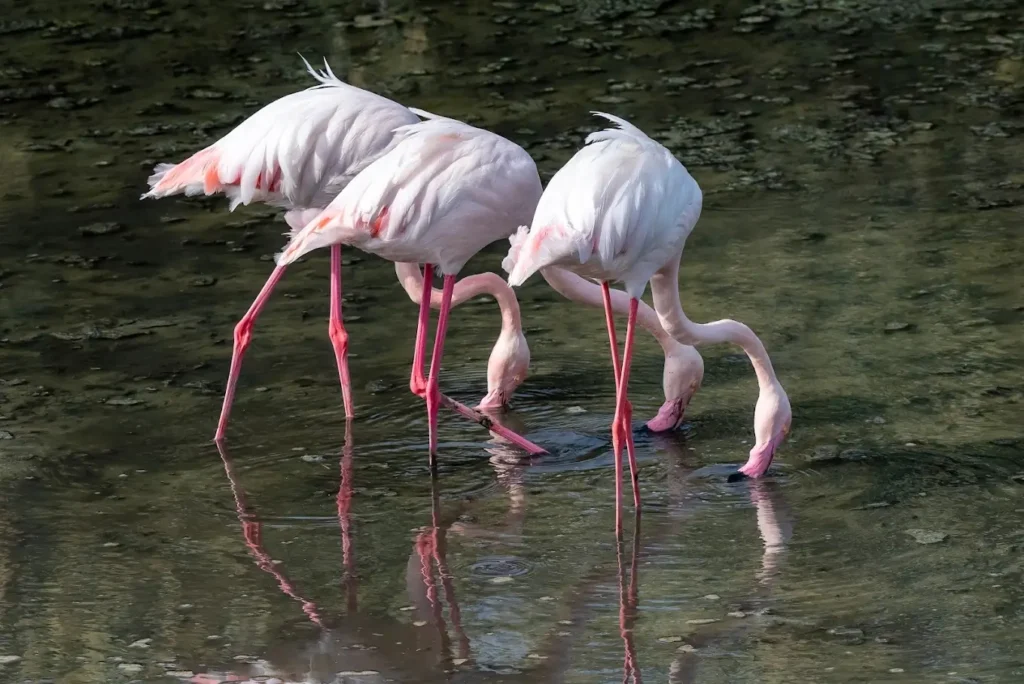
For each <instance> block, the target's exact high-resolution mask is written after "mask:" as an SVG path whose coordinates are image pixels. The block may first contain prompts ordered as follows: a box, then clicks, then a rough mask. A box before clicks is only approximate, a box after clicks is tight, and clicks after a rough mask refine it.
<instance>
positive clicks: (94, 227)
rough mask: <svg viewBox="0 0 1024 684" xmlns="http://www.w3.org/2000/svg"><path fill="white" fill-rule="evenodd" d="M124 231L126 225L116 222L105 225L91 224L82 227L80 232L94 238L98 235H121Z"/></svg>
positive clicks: (108, 222)
mask: <svg viewBox="0 0 1024 684" xmlns="http://www.w3.org/2000/svg"><path fill="white" fill-rule="evenodd" d="M123 230H124V225H122V224H120V223H116V222H114V221H107V222H103V223H90V224H89V225H87V226H80V227H79V228H78V232H79V233H81V234H82V235H85V236H86V237H93V236H96V235H112V234H114V233H120V232H121V231H123Z"/></svg>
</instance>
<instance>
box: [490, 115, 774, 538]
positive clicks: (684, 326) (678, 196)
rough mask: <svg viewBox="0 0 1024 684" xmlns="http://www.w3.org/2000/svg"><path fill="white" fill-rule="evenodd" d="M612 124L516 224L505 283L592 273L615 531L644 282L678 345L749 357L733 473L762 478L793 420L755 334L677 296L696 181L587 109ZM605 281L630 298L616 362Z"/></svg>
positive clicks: (649, 144) (697, 204) (629, 131)
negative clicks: (601, 338) (730, 347)
mask: <svg viewBox="0 0 1024 684" xmlns="http://www.w3.org/2000/svg"><path fill="white" fill-rule="evenodd" d="M594 114H596V115H597V116H600V117H603V118H605V119H607V120H609V121H611V122H612V123H613V124H615V125H616V126H617V128H608V129H605V130H602V131H598V132H595V133H592V134H590V135H589V136H588V137H587V139H586V145H585V146H584V147H583V148H582V149H581V150H579V151H578V152H577V153H576V154H575V155H574V156H573V157H572V158H571V159H570V160H569V161H568V162H567V163H566V165H565V166H563V167H562V168H561V169H559V170H558V172H557V173H556V174H555V175H554V177H552V179H551V181H550V182H549V183H548V186H547V188H546V189H545V191H544V194H543V195H542V197H541V199H540V201H539V203H538V206H537V211H536V212H535V214H534V216H533V220H532V222H531V224H530V227H529V228H527V227H526V226H525V225H524V226H521V227H520V228H519V231H518V233H519V236H518V238H516V239H515V241H521V244H520V245H519V248H518V249H515V248H513V249H510V251H509V263H508V267H509V268H508V270H509V271H510V273H509V278H508V283H509V285H511V286H513V287H517V286H520V285H522V284H523V283H524V282H525V281H526V279H527V278H529V277H530V276H531V275H533V274H534V273H536V272H537V271H539V270H542V269H544V268H546V267H548V266H562V267H564V268H567V269H569V270H571V271H573V272H575V273H577V274H578V275H581V276H584V277H588V278H592V279H595V280H599V281H600V282H601V288H602V291H603V293H604V296H605V298H606V301H605V318H606V323H607V326H608V338H609V343H610V346H611V351H612V370H613V374H614V377H615V382H616V400H615V417H614V419H613V421H612V446H613V451H614V454H615V471H616V473H615V474H616V478H615V492H616V507H615V508H616V528H617V529H618V528H621V476H622V461H621V454H622V444H623V443H625V444H626V451H627V455H628V458H629V466H630V471H631V475H632V481H633V500H634V504H635V505H636V506H637V507H639V505H640V489H639V482H638V479H637V469H636V456H635V454H634V449H633V440H632V431H631V430H630V422H629V421H630V414H631V411H632V409H631V406H630V404H629V402H628V400H627V396H626V395H627V388H628V386H629V370H630V364H631V362H632V355H633V336H634V333H635V328H636V322H637V312H638V308H639V302H640V299H641V297H642V295H643V292H644V290H645V289H646V288H647V284H648V283H650V284H651V293H652V295H653V297H654V310H655V311H656V312H657V315H658V320H659V322H660V323H661V327H662V328H663V329H664V330H665V331H666V332H667V333H668V334H670V335H671V336H672V337H674V338H675V339H676V340H677V341H678V342H680V343H681V344H689V345H696V344H702V343H704V344H707V343H720V342H731V343H733V344H737V345H739V346H740V347H741V348H742V349H743V351H744V352H745V353H746V354H747V356H748V357H749V358H750V361H751V363H752V364H753V366H754V371H755V373H756V376H757V381H758V389H759V393H758V399H757V405H756V406H755V409H754V434H755V437H756V443H755V445H754V447H753V448H752V449H751V450H750V455H749V458H748V460H747V462H746V464H744V465H743V466H742V467H741V468H740V472H741V473H743V475H746V476H748V477H755V478H756V477H760V476H762V475H764V473H765V472H766V471H767V470H768V467H769V466H770V465H771V462H772V458H773V457H774V455H775V452H776V450H777V449H778V448H779V446H780V445H781V444H782V442H783V441H784V439H785V437H786V435H787V434H788V432H789V428H790V424H791V421H792V412H791V410H790V405H789V398H788V397H787V396H786V392H785V390H783V388H782V385H781V383H779V380H778V378H777V377H776V375H775V371H774V369H773V368H772V363H771V359H770V358H769V357H768V353H767V351H765V348H764V345H763V344H762V343H761V340H760V339H758V337H757V336H756V335H755V334H754V333H753V331H752V330H751V329H750V328H749V327H747V326H746V325H744V324H742V323H740V322H738V321H733V320H728V319H726V320H720V321H715V322H713V323H707V324H703V325H702V324H697V323H693V322H691V321H690V320H689V319H688V318H687V317H686V314H685V313H684V312H683V307H682V304H681V303H680V300H679V261H680V259H681V258H682V253H683V247H684V245H685V243H686V238H687V237H688V236H689V234H690V232H691V231H692V230H693V227H694V225H696V223H697V219H698V218H699V217H700V211H701V207H702V203H703V197H702V194H701V190H700V187H699V186H698V185H697V182H696V181H695V180H694V179H693V177H692V176H691V175H690V174H689V172H687V170H686V168H685V167H684V166H683V165H682V164H681V163H680V162H679V160H677V159H676V158H675V157H673V156H672V153H671V152H669V151H668V150H667V149H666V148H665V147H664V146H662V145H660V144H659V143H657V142H655V141H654V140H652V139H651V138H650V137H648V136H647V135H646V134H645V133H644V132H643V131H641V130H640V129H639V128H637V127H636V126H634V125H632V124H630V123H629V122H627V121H625V120H624V119H621V118H619V117H617V116H613V115H611V114H605V113H601V112H594ZM610 281H616V282H623V283H624V284H625V290H626V293H627V294H628V296H629V314H628V322H627V328H626V343H625V348H624V350H623V356H622V361H621V365H620V362H619V355H618V344H617V342H616V338H615V325H614V321H613V318H612V314H613V312H612V310H611V307H610V305H609V304H608V300H609V293H608V291H609V287H608V284H609V282H610Z"/></svg>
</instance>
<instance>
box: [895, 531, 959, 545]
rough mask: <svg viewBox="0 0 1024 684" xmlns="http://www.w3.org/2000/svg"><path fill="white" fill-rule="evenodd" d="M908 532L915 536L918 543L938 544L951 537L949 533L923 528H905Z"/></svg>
mask: <svg viewBox="0 0 1024 684" xmlns="http://www.w3.org/2000/svg"><path fill="white" fill-rule="evenodd" d="M904 532H905V533H906V534H909V535H910V536H911V537H913V538H914V541H916V542H917V543H918V544H938V543H940V542H944V541H946V539H948V538H949V534H948V533H946V532H941V531H938V530H921V529H917V528H914V529H909V530H904Z"/></svg>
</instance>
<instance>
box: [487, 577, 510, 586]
mask: <svg viewBox="0 0 1024 684" xmlns="http://www.w3.org/2000/svg"><path fill="white" fill-rule="evenodd" d="M489 581H490V583H491V584H508V583H509V582H514V581H515V578H514V577H510V576H508V575H503V576H500V577H492V578H491V579H490V580H489Z"/></svg>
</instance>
